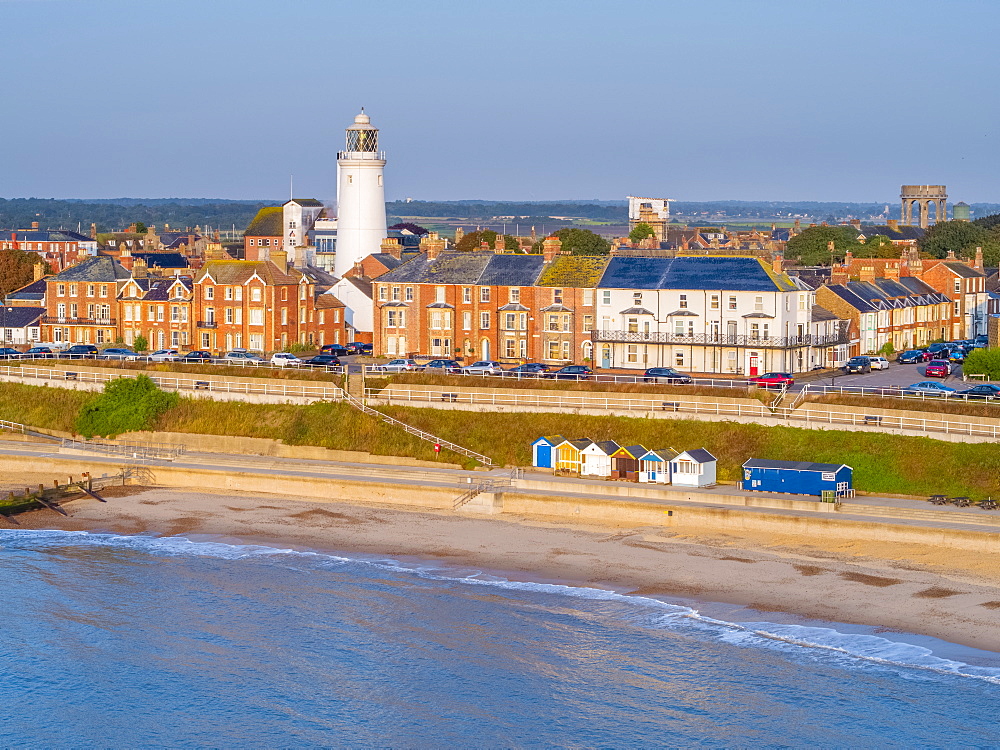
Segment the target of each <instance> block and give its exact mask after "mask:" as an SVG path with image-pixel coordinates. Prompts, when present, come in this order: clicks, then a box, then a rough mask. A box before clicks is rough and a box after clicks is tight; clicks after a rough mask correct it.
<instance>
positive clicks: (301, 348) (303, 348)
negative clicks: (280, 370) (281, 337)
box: [281, 341, 317, 354]
mask: <svg viewBox="0 0 1000 750" xmlns="http://www.w3.org/2000/svg"><path fill="white" fill-rule="evenodd" d="M316 348H317V347H315V346H312V345H310V344H300V343H299V342H298V341H293V342H292V343H291V344H289V345H288V346H286V347H285V348H284V349H282V350H281V351H283V352H289V353H291V354H301V353H302V352H312V351H315V350H316Z"/></svg>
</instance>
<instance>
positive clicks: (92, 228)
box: [90, 222, 97, 240]
mask: <svg viewBox="0 0 1000 750" xmlns="http://www.w3.org/2000/svg"><path fill="white" fill-rule="evenodd" d="M90 239H92V240H96V239H97V224H96V223H95V222H90Z"/></svg>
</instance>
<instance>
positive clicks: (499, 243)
mask: <svg viewBox="0 0 1000 750" xmlns="http://www.w3.org/2000/svg"><path fill="white" fill-rule="evenodd" d="M505 247H506V245H505V244H504V238H503V235H502V234H497V238H496V239H495V240H493V252H495V253H502V252H503V251H504V248H505Z"/></svg>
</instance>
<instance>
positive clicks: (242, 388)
mask: <svg viewBox="0 0 1000 750" xmlns="http://www.w3.org/2000/svg"><path fill="white" fill-rule="evenodd" d="M141 374H145V375H149V377H150V378H151V379H152V381H153V382H154V383H156V384H157V385H158V386H159V387H160V388H163V389H164V390H174V391H180V390H188V391H209V392H218V393H244V394H260V395H265V396H284V397H288V398H311V399H317V400H326V401H341V400H343V397H344V390H343V389H342V388H338V387H336V386H324V385H315V386H312V385H300V384H296V383H280V382H276V381H271V382H266V381H265V380H264V379H263V378H261V379H259V380H257V381H256V382H255V381H252V380H221V381H219V380H199V379H198V377H197V375H193V376H187V377H184V376H181V375H180V374H178V375H177V376H172V375H163V374H159V373H149V372H142V371H138V370H113V371H110V372H93V371H89V370H64V369H61V368H55V367H24V366H19V367H11V366H9V365H5V366H0V375H6V376H10V377H22V378H36V379H39V380H62V381H73V382H79V383H107V382H109V381H112V380H117V379H118V378H126V377H132V376H134V375H141Z"/></svg>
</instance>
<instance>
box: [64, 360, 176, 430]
mask: <svg viewBox="0 0 1000 750" xmlns="http://www.w3.org/2000/svg"><path fill="white" fill-rule="evenodd" d="M178 401H179V399H178V396H177V394H176V393H166V392H165V391H161V390H160V389H159V388H158V387H157V386H156V383H154V382H153V381H152V379H151V378H150V377H149V376H148V375H140V376H139V377H137V378H134V379H133V378H118V379H117V380H112V381H111V382H109V383H107V384H106V385H105V386H104V392H103V393H101V394H100V395H99V396H96V397H94V398H93V399H91V400H90V401H88V402H87V403H85V404H84V405H83V408H81V409H80V413H79V414H78V415H77V417H76V421H75V422H74V425H73V426H74V429H75V430H76V432H78V433H80V434H81V435H83V436H84V437H86V438H88V439H89V438H92V437H93V436H94V435H100V436H101V437H106V438H111V437H116V436H117V435H120V434H121V433H123V432H137V431H139V430H146V429H149V428H150V427H152V426H153V425H154V423H155V422H156V420H157V418H158V417H159V416H160V415H161V414H163V413H164V412H165V411H167V410H168V409H170V408H172V407H174V406H177V404H178Z"/></svg>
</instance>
